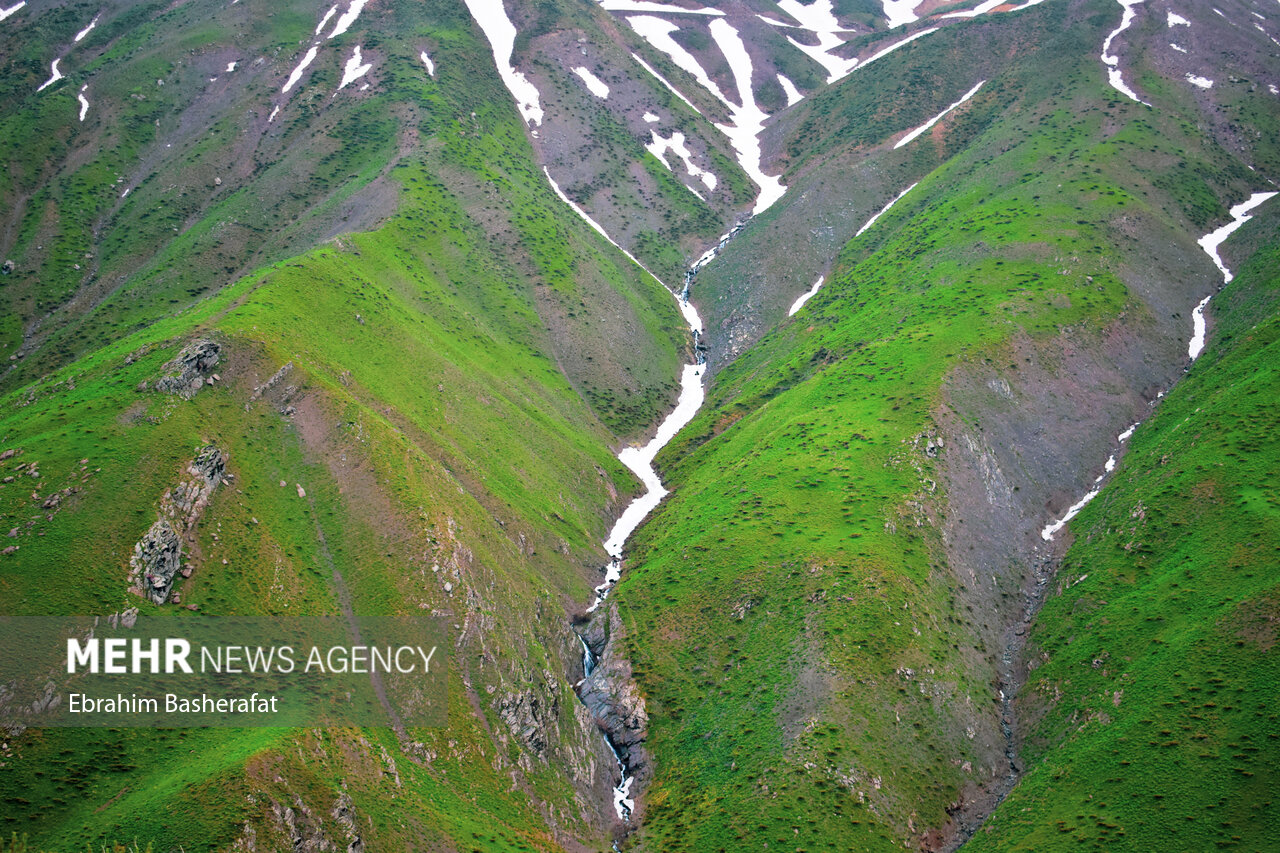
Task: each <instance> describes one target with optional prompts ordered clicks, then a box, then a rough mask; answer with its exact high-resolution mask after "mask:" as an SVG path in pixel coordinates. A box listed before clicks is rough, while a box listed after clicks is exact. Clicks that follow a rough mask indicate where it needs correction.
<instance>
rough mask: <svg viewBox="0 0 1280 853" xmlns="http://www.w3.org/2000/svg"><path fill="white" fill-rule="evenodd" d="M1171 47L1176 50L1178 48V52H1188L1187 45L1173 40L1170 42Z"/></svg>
mask: <svg viewBox="0 0 1280 853" xmlns="http://www.w3.org/2000/svg"><path fill="white" fill-rule="evenodd" d="M1169 47H1171V48H1173V49H1174V50H1176V51H1177V52H1178V53H1186V52H1187V49H1186V48H1185V47H1183V46H1181V45H1177V44H1174V43H1173V42H1169Z"/></svg>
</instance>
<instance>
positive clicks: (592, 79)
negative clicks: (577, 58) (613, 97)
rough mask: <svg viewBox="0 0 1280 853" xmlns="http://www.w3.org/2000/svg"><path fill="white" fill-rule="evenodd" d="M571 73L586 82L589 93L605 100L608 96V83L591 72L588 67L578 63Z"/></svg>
mask: <svg viewBox="0 0 1280 853" xmlns="http://www.w3.org/2000/svg"><path fill="white" fill-rule="evenodd" d="M573 73H574V74H577V75H578V76H579V77H581V78H582V82H583V83H586V84H587V90H588V91H590V92H591V94H593V95H595V96H596V97H597V98H600V99H601V100H606V99H607V98H608V97H609V84H608V83H605V82H604V81H603V80H601V79H600V78H599V77H597V76H596V75H594V74H592V73H591V69H590V68H584V67H583V66H581V65H580V66H578V67H577V68H575V69H573Z"/></svg>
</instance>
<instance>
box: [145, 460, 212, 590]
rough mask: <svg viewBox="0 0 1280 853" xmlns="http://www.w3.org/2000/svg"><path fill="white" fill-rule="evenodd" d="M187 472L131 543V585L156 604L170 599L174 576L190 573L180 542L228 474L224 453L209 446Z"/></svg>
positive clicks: (193, 525)
mask: <svg viewBox="0 0 1280 853" xmlns="http://www.w3.org/2000/svg"><path fill="white" fill-rule="evenodd" d="M186 473H187V476H185V477H184V478H183V479H182V480H181V481H180V482H179V483H178V485H176V486H174V487H173V488H172V489H170V490H169V491H168V492H166V493H165V494H164V496H163V497H162V498H161V499H160V518H159V519H157V520H156V522H155V524H153V525H151V529H150V530H148V531H147V533H146V535H145V536H143V537H142V539H140V540H139V541H138V543H137V544H136V545H134V546H133V554H132V556H130V558H129V567H130V580H131V581H132V583H133V585H134V587H135V588H136V589H137V590H138V592H139V593H141V594H142V595H143V596H145V597H146V598H149V599H151V601H153V602H155V603H156V604H164V603H165V602H166V601H168V600H169V597H170V593H171V591H172V589H173V582H174V578H175V576H176V575H178V573H179V572H180V571H181V572H182V574H183V576H184V577H186V576H189V574H190V573H189V572H188V571H186V570H183V569H182V546H183V541H184V539H188V540H189V539H190V537H191V536H193V535H194V531H195V528H196V526H197V525H198V524H199V522H200V519H201V518H202V517H203V516H204V512H205V509H206V508H207V507H208V506H209V500H210V498H212V497H213V493H214V491H215V490H216V489H217V488H218V486H219V485H220V484H221V483H222V482H223V481H224V479H225V478H227V477H229V476H230V475H228V474H227V457H226V454H225V453H223V452H222V451H221V450H219V449H218V448H217V447H215V446H213V445H209V446H208V447H205V448H204V449H203V450H201V451H200V452H199V453H198V454H197V455H196V458H195V459H193V460H192V461H191V464H190V465H188V466H187V472H186ZM173 595H174V596H176V593H173Z"/></svg>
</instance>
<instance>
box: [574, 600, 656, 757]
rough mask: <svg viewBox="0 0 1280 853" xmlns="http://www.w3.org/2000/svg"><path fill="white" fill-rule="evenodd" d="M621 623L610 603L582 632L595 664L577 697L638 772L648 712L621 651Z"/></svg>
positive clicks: (598, 612) (581, 684)
mask: <svg viewBox="0 0 1280 853" xmlns="http://www.w3.org/2000/svg"><path fill="white" fill-rule="evenodd" d="M621 626H622V622H621V620H620V619H619V618H618V612H617V605H616V604H611V605H610V606H609V607H608V608H602V609H601V610H600V611H597V613H596V615H595V616H594V617H593V618H592V620H591V622H590V624H588V626H587V627H586V629H585V630H584V631H583V637H584V639H585V640H586V641H587V645H588V647H589V648H591V651H592V654H594V655H595V656H596V665H595V668H594V669H592V671H591V675H589V676H587V677H586V678H585V679H583V680H582V683H580V684H579V685H578V697H579V698H580V699H581V700H582V704H583V705H585V706H586V707H587V710H588V711H590V712H591V716H592V718H593V719H594V720H595V721H596V725H598V726H599V727H600V729H601V731H603V732H604V733H605V734H606V735H608V737H609V740H610V741H611V742H612V743H613V746H614V748H615V749H617V750H618V754H619V755H621V756H622V758H623V759H624V760H625V761H626V763H627V766H628V768H630V769H631V770H632V771H633V772H635V771H637V770H639V769H640V768H641V767H642V766H643V765H644V757H643V755H642V751H641V750H640V749H639V748H638V747H639V745H640V744H641V743H643V742H644V739H645V736H646V735H647V734H648V729H649V714H648V712H647V711H646V710H645V704H644V697H643V696H641V695H640V690H639V689H638V688H637V687H636V683H635V681H634V679H633V678H632V677H631V662H630V661H628V660H627V659H626V658H624V657H623V656H622V655H621V654H620V653H619V649H620V643H619V639H620V638H621Z"/></svg>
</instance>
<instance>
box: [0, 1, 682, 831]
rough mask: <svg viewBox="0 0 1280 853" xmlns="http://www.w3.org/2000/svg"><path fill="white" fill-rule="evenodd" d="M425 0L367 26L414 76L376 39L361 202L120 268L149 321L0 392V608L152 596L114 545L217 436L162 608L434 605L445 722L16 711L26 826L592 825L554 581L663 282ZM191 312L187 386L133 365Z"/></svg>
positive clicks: (616, 485) (151, 513)
mask: <svg viewBox="0 0 1280 853" xmlns="http://www.w3.org/2000/svg"><path fill="white" fill-rule="evenodd" d="M408 5H409V4H406V8H408ZM377 8H378V7H377V6H376V5H375V6H371V7H370V8H369V9H368V10H366V12H365V14H369V13H371V12H373V11H374V10H375V9H377ZM413 8H415V9H418V8H419V7H418V6H417V5H414V7H413ZM460 8H461V7H460ZM397 10H400V7H399V6H390V7H389V8H385V9H384V10H383V13H385V14H393V13H398V12H397ZM400 11H403V10H400ZM432 14H435V15H439V16H442V18H443V22H440V21H437V22H436V23H435V24H433V25H432V26H431V27H429V28H427V27H424V28H423V30H422V35H421V36H413V35H412V28H410V29H408V30H405V31H403V32H401V33H400V34H399V35H398V36H397V38H398V39H400V41H398V42H396V43H397V44H400V45H401V46H402V47H403V48H406V49H407V48H408V47H409V46H410V45H412V46H414V47H416V46H417V39H418V38H422V39H423V40H427V39H430V40H431V42H432V45H433V48H432V49H433V52H434V55H435V57H436V62H437V74H438V77H437V78H431V77H430V76H428V75H426V74H425V73H421V72H419V71H418V70H417V68H418V67H419V66H421V62H420V60H419V59H418V58H417V56H416V51H415V52H414V53H413V54H408V55H406V54H405V53H393V52H392V42H391V41H390V40H386V41H382V42H381V45H382V47H381V48H379V50H387V52H388V53H387V58H386V60H385V62H386V65H385V66H384V67H385V69H386V71H385V74H386V75H387V76H385V77H383V78H382V79H383V80H384V81H386V80H387V79H388V78H392V79H394V80H396V81H397V82H396V84H395V86H396V91H397V92H398V93H399V97H401V98H402V99H403V101H402V107H403V112H402V114H400V116H399V120H400V121H401V122H402V127H401V130H400V132H399V136H398V139H399V141H398V143H397V145H398V146H399V147H398V151H399V153H398V154H397V157H398V159H397V160H396V166H397V168H394V169H389V170H388V171H387V175H388V177H387V179H386V180H387V181H388V183H389V188H390V191H391V192H390V195H389V197H388V198H390V199H394V200H395V203H394V204H392V203H390V202H388V201H387V200H386V199H384V203H382V206H380V207H379V210H380V211H381V216H380V218H382V219H383V220H384V221H383V222H382V224H381V225H379V226H378V227H377V228H374V229H373V230H368V231H364V232H360V233H347V234H342V235H341V236H337V237H335V238H332V239H330V240H327V241H325V242H324V243H323V244H321V245H320V246H318V247H317V248H314V249H310V250H308V251H306V252H303V253H300V254H297V255H295V256H293V257H289V258H286V259H283V260H280V261H278V262H275V263H272V264H269V265H264V266H261V267H258V268H256V269H255V270H254V271H253V272H252V273H251V274H249V275H246V276H244V277H241V278H238V279H237V280H235V281H234V282H233V283H231V284H229V285H228V286H226V287H222V288H220V289H219V290H218V291H217V292H216V293H215V294H212V295H206V296H204V298H202V299H201V300H200V301H198V302H196V304H194V305H192V306H190V307H184V306H183V304H182V303H181V302H179V303H175V304H173V305H172V306H170V305H169V304H168V303H167V300H164V299H161V300H160V301H159V302H157V301H155V297H156V293H155V292H154V291H145V290H144V291H137V292H134V293H133V294H132V295H131V297H130V299H131V300H132V299H136V300H137V301H136V303H134V302H130V305H132V306H133V308H132V309H131V310H136V311H137V312H139V313H138V314H137V315H136V316H137V317H138V318H142V317H145V318H147V323H146V324H145V328H142V329H140V330H137V331H133V332H132V333H128V334H126V332H127V329H126V328H125V327H121V328H119V329H117V330H116V331H115V332H114V333H113V336H115V335H118V336H119V340H112V341H100V342H98V343H99V344H101V345H100V346H97V348H95V349H93V351H91V352H89V353H87V354H85V355H82V356H80V357H78V358H76V359H75V360H74V361H72V362H71V363H70V364H68V365H67V366H65V367H62V368H60V369H58V370H56V371H53V372H51V373H50V374H49V375H47V376H45V377H43V378H42V379H39V380H38V381H34V382H31V383H28V384H24V385H22V386H21V387H17V388H15V389H14V390H13V391H11V392H9V393H8V394H7V396H5V397H4V398H2V399H0V413H2V414H0V436H3V450H10V449H12V450H15V451H20V452H19V453H18V454H17V455H13V456H10V457H8V458H6V459H5V460H4V461H0V465H3V466H4V473H5V476H9V475H13V476H14V477H15V481H13V482H10V483H8V484H4V485H0V515H3V517H4V520H5V522H6V524H5V531H6V532H7V531H8V530H10V529H14V530H15V534H14V536H13V537H11V538H10V539H7V540H6V541H5V547H6V548H8V547H14V548H15V550H13V551H11V552H9V553H6V554H4V555H3V556H2V557H0V596H2V597H3V600H4V601H5V602H6V612H7V613H49V614H65V613H73V614H85V615H93V614H101V615H105V614H108V613H112V612H116V611H119V610H121V609H123V608H126V607H130V606H142V608H143V617H142V618H148V616H149V615H150V614H151V613H152V612H153V610H154V607H153V605H149V604H144V603H143V602H142V599H140V598H138V597H136V596H134V595H132V594H130V593H129V592H128V591H127V587H128V575H129V556H130V554H131V552H132V551H133V547H134V543H135V542H137V541H138V540H139V539H140V538H142V537H143V535H144V534H145V533H146V532H147V530H148V528H149V527H150V526H151V525H152V523H153V522H154V521H155V520H156V518H157V508H158V506H159V504H160V501H161V498H162V496H164V495H165V494H166V492H168V491H169V490H170V489H172V488H173V487H174V486H175V485H176V484H177V483H178V482H179V480H180V478H181V477H182V476H183V472H184V471H185V470H186V468H187V466H188V465H189V464H190V463H191V460H192V459H193V457H194V456H195V455H196V453H197V452H198V451H199V449H200V448H202V447H204V446H206V445H209V444H213V445H215V446H217V447H218V448H220V449H221V450H222V451H223V452H224V453H225V454H226V455H227V460H228V461H227V470H228V472H229V474H230V475H231V477H230V478H229V479H228V483H227V484H225V485H222V486H220V487H219V488H218V490H217V491H216V492H214V494H213V496H212V499H211V501H210V503H209V507H208V509H207V511H206V512H205V514H204V516H203V518H202V519H201V520H200V522H199V525H198V527H197V528H196V530H195V532H194V534H193V537H192V538H191V539H190V540H188V541H187V542H186V543H185V544H184V558H183V559H184V563H189V564H190V565H191V567H192V577H191V578H190V579H187V580H179V582H178V586H177V587H176V588H177V589H178V590H180V592H181V595H182V602H181V607H187V606H195V607H198V608H199V609H200V610H202V611H204V612H206V613H212V614H233V613H234V614H240V615H245V614H265V615H269V616H272V617H274V618H280V619H287V620H298V621H302V622H305V621H306V620H307V619H308V618H314V617H315V616H317V615H322V614H324V615H333V616H337V617H339V618H341V616H342V608H341V606H340V604H341V602H340V595H339V592H338V590H339V589H340V588H342V587H345V588H346V589H347V590H349V593H350V596H351V600H352V606H353V608H354V611H355V613H356V615H357V617H359V615H360V614H362V613H364V614H371V615H373V616H380V615H386V616H394V615H395V614H396V613H399V612H402V611H405V610H423V611H428V612H437V613H439V614H442V615H445V616H447V617H452V621H453V624H454V626H455V628H454V630H455V640H456V643H457V645H456V647H455V648H454V649H453V650H452V656H453V657H452V676H451V681H450V690H451V694H450V725H449V727H448V728H446V729H418V730H411V731H410V732H409V733H408V736H407V737H406V738H404V739H400V738H397V737H396V736H395V734H394V733H392V732H389V731H381V732H363V731H357V730H344V731H339V732H294V733H285V734H282V733H278V732H275V733H272V732H263V731H236V730H224V731H216V732H205V733H201V734H195V733H181V732H141V731H140V732H105V731H44V732H39V731H27V732H25V733H23V734H20V735H17V736H14V737H10V738H9V739H8V740H7V747H5V748H4V752H3V756H4V757H3V761H4V763H5V773H4V774H3V779H2V780H0V832H5V833H6V834H7V833H8V832H9V831H11V830H17V831H19V832H20V833H21V832H27V833H30V834H31V836H32V839H33V840H34V841H37V842H38V843H39V844H40V845H42V846H47V847H49V848H51V849H78V848H80V847H83V846H84V844H85V842H90V843H91V844H94V845H97V844H98V843H100V842H102V841H107V840H111V839H124V838H128V839H132V838H134V837H136V838H138V839H140V840H142V841H143V842H144V843H145V842H146V841H148V840H154V842H155V843H156V845H157V847H158V848H162V849H168V848H169V847H175V848H176V847H177V846H181V847H182V848H183V849H186V850H208V849H219V848H223V847H226V846H227V845H229V844H231V843H232V842H233V841H235V840H236V839H240V840H241V842H242V843H246V844H247V843H248V842H247V839H256V843H257V845H258V849H278V848H282V847H289V846H290V845H297V844H299V843H301V842H300V841H299V839H302V840H303V841H314V840H315V839H317V838H321V837H322V838H324V839H327V840H328V841H329V842H331V843H334V844H339V845H340V846H342V847H344V848H345V846H346V845H347V844H348V843H350V841H351V840H352V838H353V837H354V835H358V836H359V837H360V838H361V839H362V840H363V843H364V845H365V848H366V849H423V848H428V849H429V848H432V847H444V848H454V849H464V848H465V849H470V848H471V847H480V848H481V849H486V850H488V849H494V850H503V849H563V848H564V847H571V848H572V847H575V846H578V845H584V844H585V845H587V846H590V847H603V846H607V843H608V842H607V837H608V833H609V826H610V824H611V822H612V820H613V815H612V810H611V808H610V800H609V796H608V789H609V787H610V786H611V785H612V784H613V782H614V779H613V774H614V773H615V767H614V765H613V763H612V760H611V758H610V757H609V756H608V755H607V752H606V751H605V749H604V745H603V743H602V741H601V740H600V738H599V736H598V735H597V734H596V733H595V729H594V727H593V725H592V724H591V722H590V720H589V719H586V716H585V712H584V711H583V710H582V708H581V706H580V704H579V703H578V701H577V699H576V697H575V696H574V694H573V692H572V689H571V686H570V683H569V681H568V678H569V675H568V673H571V672H572V671H573V669H574V667H575V666H576V661H577V659H578V656H579V655H580V650H579V649H578V647H577V645H576V641H574V640H573V637H572V635H571V634H570V633H569V630H568V627H567V620H566V618H565V612H566V610H567V609H569V608H572V607H574V606H575V605H577V604H579V603H580V602H582V601H585V600H587V598H588V596H589V592H590V588H591V586H593V585H594V584H595V583H597V582H598V575H599V572H600V568H601V566H603V564H604V562H605V556H604V553H603V550H602V548H601V547H600V544H599V543H600V542H601V540H602V539H603V538H604V536H605V532H606V529H607V525H608V522H609V520H610V519H611V517H612V516H613V515H614V514H616V513H617V512H619V511H620V509H621V502H622V501H623V500H625V498H626V496H627V495H628V494H629V493H630V492H631V491H632V490H634V488H635V485H636V484H635V481H634V478H633V477H632V475H631V474H630V473H629V472H627V471H626V470H625V469H624V468H622V466H621V465H620V464H619V463H618V462H617V461H616V459H615V458H614V456H613V451H614V450H615V449H616V447H617V446H618V445H619V444H621V443H623V442H624V441H626V440H628V439H630V438H633V437H638V436H639V434H640V433H641V432H642V431H643V430H644V429H646V428H647V427H648V425H649V424H650V423H651V422H653V421H655V420H657V418H658V414H659V413H660V412H662V411H663V410H664V409H665V408H666V407H667V406H668V405H669V402H670V399H671V397H672V395H673V392H674V390H675V378H676V375H677V369H678V364H679V360H680V359H682V358H685V357H686V355H687V354H686V353H685V352H684V349H685V347H686V346H687V341H686V339H685V338H684V335H683V334H682V333H681V330H682V328H683V325H682V322H681V320H680V316H679V313H678V312H677V310H676V305H675V302H674V300H673V299H672V297H671V295H670V294H669V293H667V292H666V291H664V290H663V289H662V288H661V286H660V285H659V284H658V283H656V282H655V281H654V280H653V279H652V278H650V277H648V276H647V275H646V274H644V273H643V272H642V271H641V270H640V269H639V268H638V267H636V266H635V264H634V263H632V262H631V261H629V260H627V259H626V258H625V257H624V256H622V255H621V254H620V253H618V252H617V251H616V250H615V249H613V248H612V247H610V246H609V245H608V244H607V243H606V242H605V241H604V240H602V239H601V238H600V237H599V236H598V235H596V234H595V232H593V231H592V230H591V229H590V227H589V226H587V225H586V224H585V223H583V222H582V221H581V220H580V219H578V217H577V216H575V215H574V213H573V212H572V211H571V210H569V209H568V208H567V207H566V206H565V205H563V203H562V202H560V201H559V200H558V199H557V198H556V197H555V195H554V194H553V192H552V190H551V188H550V187H549V186H548V185H547V184H546V182H545V178H544V177H543V174H542V171H541V169H540V168H539V167H538V166H537V165H536V164H535V162H534V161H533V157H532V152H531V151H530V149H529V147H528V144H527V141H526V137H525V135H524V129H523V128H522V126H521V122H520V119H519V117H518V115H517V114H516V111H515V110H514V108H513V107H512V105H511V104H510V101H509V97H508V95H507V93H506V91H505V89H504V88H503V87H502V85H501V83H500V82H499V80H498V79H497V77H496V75H495V74H494V72H493V69H492V66H491V64H490V58H489V56H488V53H487V51H486V49H485V48H484V45H483V41H482V39H481V37H480V36H479V34H478V33H477V32H476V31H475V30H474V29H473V27H472V24H471V22H470V18H469V17H467V16H466V14H465V9H464V10H462V12H460V13H459V12H458V11H457V10H450V11H447V12H445V11H439V10H436V11H434V12H432ZM361 20H363V18H362V19H361ZM413 20H417V19H416V18H415V19H413ZM314 25H315V22H310V23H309V24H308V28H310V27H313V26H314ZM100 26H101V24H100ZM332 53H333V54H335V55H334V56H333V57H331V58H332V59H333V61H334V62H337V58H338V57H337V54H338V51H337V50H334V51H332ZM365 55H366V58H368V57H370V56H372V55H373V47H372V46H371V41H369V40H366V42H365ZM322 56H323V54H322ZM320 62H321V59H317V60H316V64H315V65H314V66H313V68H314V69H317V71H318V69H320V68H321V66H320ZM446 62H450V63H452V67H449V66H448V65H446ZM415 63H416V65H415ZM313 73H316V72H313ZM332 82H333V81H330V83H332ZM317 85H318V84H317ZM331 89H332V86H331V85H327V86H326V87H325V88H324V89H322V90H320V91H317V92H316V93H315V97H316V100H317V101H319V100H320V98H321V97H323V98H325V99H330V100H333V99H332V97H331V96H332V91H331ZM303 91H304V92H305V91H306V90H303ZM346 91H347V90H344V91H343V94H342V95H340V96H339V97H340V98H341V97H345V95H346ZM357 91H358V90H357ZM288 109H289V107H288V106H286V107H285V108H283V109H282V112H281V117H283V116H284V115H285V113H286V111H287V110H288ZM369 109H371V110H374V109H375V107H373V106H370V107H369ZM381 112H382V114H386V113H387V110H386V109H385V108H382V110H381ZM73 119H74V116H73ZM280 120H281V118H280V117H278V118H277V119H276V121H280ZM384 165H387V163H386V161H384ZM301 186H306V184H305V182H304V183H303V184H301ZM132 196H133V194H132V193H131V194H130V198H132ZM165 251H174V252H177V251H178V249H177V248H175V247H172V246H171V247H168V248H166V249H165ZM105 257H108V258H109V257H113V256H112V255H110V254H109V253H108V254H107V255H105ZM198 263H199V262H198V260H196V259H195V258H193V259H192V260H191V267H193V268H197V269H198ZM177 271H181V272H183V273H184V274H185V273H186V272H189V269H188V268H187V267H181V268H178V269H177ZM144 296H145V298H144ZM94 316H96V315H94ZM139 322H141V320H139ZM193 340H209V341H212V342H215V343H217V344H218V345H219V346H220V348H221V352H220V360H219V363H218V364H217V365H216V366H215V367H213V368H212V369H211V370H210V371H208V375H207V376H204V377H202V379H204V381H206V382H208V384H206V385H205V386H204V387H202V388H201V389H200V390H199V392H198V393H196V394H195V395H194V397H192V398H191V399H183V398H182V397H180V396H177V395H174V394H169V393H165V392H162V391H158V390H156V380H157V379H158V377H160V376H161V375H162V374H163V373H165V372H166V368H165V365H166V364H168V363H170V360H171V359H173V358H175V356H177V355H178V354H179V353H180V352H181V351H182V350H183V348H184V347H185V346H186V345H187V344H189V343H190V342H191V341H193ZM28 369H33V368H28ZM213 374H216V376H217V378H216V379H214V376H213ZM209 380H212V381H209ZM11 381H14V382H16V379H14V380H11ZM32 463H35V466H34V469H33V468H31V467H29V466H31V465H32ZM20 466H21V470H19V468H20ZM31 470H37V471H38V472H39V477H31V476H30V473H29V472H30V471H31ZM282 484H283V485H282ZM33 491H34V492H35V494H36V497H34V498H33V497H32V493H33ZM54 494H61V495H62V497H61V498H60V500H59V502H57V503H55V504H53V505H51V506H48V507H46V506H45V503H46V502H47V501H48V500H49V498H50V496H52V495H54ZM165 607H166V612H167V613H168V614H169V618H174V619H179V620H180V618H181V616H182V615H183V612H185V611H181V610H180V608H179V607H177V606H175V605H172V604H170V605H166V606H165ZM175 611H177V612H175ZM286 809H291V810H292V811H293V818H288V817H287V816H286ZM317 833H319V835H317Z"/></svg>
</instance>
